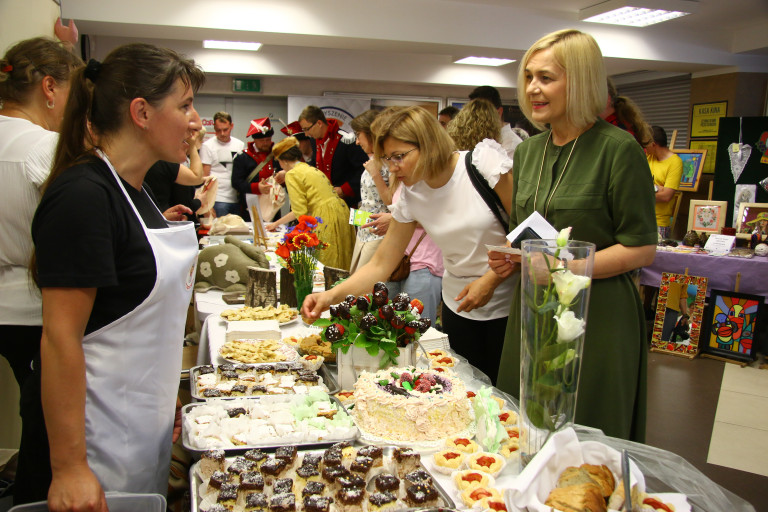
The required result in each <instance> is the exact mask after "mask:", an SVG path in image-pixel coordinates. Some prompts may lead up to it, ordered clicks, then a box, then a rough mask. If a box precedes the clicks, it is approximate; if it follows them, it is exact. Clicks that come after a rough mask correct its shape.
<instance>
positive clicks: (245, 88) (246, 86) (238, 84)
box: [232, 78, 261, 92]
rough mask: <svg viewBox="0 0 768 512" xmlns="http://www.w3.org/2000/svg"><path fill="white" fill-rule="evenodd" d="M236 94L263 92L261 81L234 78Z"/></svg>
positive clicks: (233, 83)
mask: <svg viewBox="0 0 768 512" xmlns="http://www.w3.org/2000/svg"><path fill="white" fill-rule="evenodd" d="M232 90H233V91H234V92H261V80H259V79H256V78H234V79H233V80H232Z"/></svg>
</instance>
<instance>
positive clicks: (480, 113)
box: [448, 98, 501, 150]
mask: <svg viewBox="0 0 768 512" xmlns="http://www.w3.org/2000/svg"><path fill="white" fill-rule="evenodd" d="M448 135H450V136H451V138H453V141H454V142H455V143H456V149H459V150H470V149H473V148H474V147H475V146H476V145H477V143H478V142H480V141H482V140H483V139H493V140H495V141H496V142H499V143H501V118H500V117H499V111H498V110H496V107H494V106H493V104H492V103H491V102H490V101H488V100H486V99H482V98H477V99H474V100H472V101H470V102H469V103H467V104H466V105H464V107H463V108H462V109H461V110H459V113H458V114H456V117H454V118H453V119H452V120H451V121H450V122H449V123H448Z"/></svg>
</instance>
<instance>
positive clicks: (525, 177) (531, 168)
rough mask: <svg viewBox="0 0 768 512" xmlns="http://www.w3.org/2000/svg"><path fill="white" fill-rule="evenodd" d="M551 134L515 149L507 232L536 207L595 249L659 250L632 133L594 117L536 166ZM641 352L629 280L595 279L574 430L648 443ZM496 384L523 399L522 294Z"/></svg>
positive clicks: (639, 311) (636, 302)
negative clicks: (579, 428)
mask: <svg viewBox="0 0 768 512" xmlns="http://www.w3.org/2000/svg"><path fill="white" fill-rule="evenodd" d="M548 136H549V131H547V132H544V133H542V134H539V135H537V136H534V137H531V138H530V139H528V140H526V141H524V142H523V143H522V144H520V146H518V147H517V149H516V150H515V159H514V162H515V163H514V167H513V171H514V187H515V188H514V190H515V196H514V202H513V204H514V205H515V206H514V211H513V212H512V218H511V219H510V229H512V228H514V227H515V226H516V225H517V223H518V222H519V221H522V220H525V219H526V218H527V217H528V216H529V215H530V214H531V213H533V211H534V202H535V209H536V210H537V211H538V212H539V213H541V214H542V215H544V216H545V217H546V219H547V220H548V221H549V222H550V224H552V225H553V226H554V227H555V228H557V229H558V230H560V229H563V228H566V227H568V226H571V227H573V231H572V232H571V239H572V240H582V241H587V242H592V243H594V244H595V245H596V247H597V250H598V251H599V250H601V249H605V248H607V247H610V246H612V245H615V244H617V243H619V244H623V245H625V246H643V245H655V244H656V241H657V238H656V236H657V235H656V217H655V213H654V205H655V199H654V192H653V180H652V177H651V173H650V172H649V168H648V162H647V160H646V158H645V155H644V154H643V150H642V148H641V147H640V146H639V145H638V144H637V142H636V141H635V139H634V138H633V137H632V135H630V134H629V133H627V132H625V131H624V130H621V129H620V128H616V127H615V126H613V125H610V124H608V123H606V122H605V121H603V120H598V121H597V122H595V124H594V126H592V128H590V129H589V130H587V131H586V132H584V133H583V134H582V135H581V136H580V137H579V138H578V140H577V141H576V142H569V143H568V144H566V145H565V146H562V147H559V146H555V145H554V144H553V143H552V141H551V140H550V141H549V148H548V149H547V151H546V153H547V154H546V158H545V159H544V164H543V168H542V155H543V153H544V149H545V144H546V141H547V137H548ZM574 144H576V146H575V147H574V146H573V145H574ZM571 149H573V152H572V153H571ZM569 155H570V161H569V162H568V165H567V168H566V170H565V174H563V175H562V179H561V180H560V184H559V186H557V187H556V184H557V181H558V178H559V177H560V175H561V173H563V167H564V166H565V165H566V161H567V160H568V158H569ZM540 170H541V172H540ZM540 174H541V182H540V184H539V185H538V188H539V191H538V198H537V197H536V190H537V184H538V183H539V175H540ZM553 189H555V190H554V193H552V191H553ZM550 195H552V197H551V200H550V197H549V196H550ZM548 202H549V204H548V207H547V203H548ZM647 350H648V342H647V339H646V328H645V319H644V314H643V308H642V303H641V301H640V297H639V295H638V293H637V289H636V288H635V285H634V284H633V282H632V280H631V278H630V275H629V274H628V273H625V274H622V275H619V276H615V277H611V278H607V279H595V280H594V281H593V284H592V291H591V295H590V303H589V310H588V314H587V330H586V338H585V342H584V354H583V359H582V367H581V377H580V381H579V391H578V399H577V405H576V423H578V424H582V425H588V426H590V427H596V428H599V429H602V430H603V432H605V434H607V435H609V436H614V437H620V438H624V439H632V440H634V441H640V442H643V441H644V440H645V417H646V416H645V413H646V411H645V408H646V363H647ZM497 382H498V384H497V385H498V387H499V388H500V389H502V390H504V391H506V392H508V393H510V394H512V395H513V396H515V397H519V396H520V289H519V287H518V289H517V291H516V293H515V298H514V300H513V302H512V306H511V310H510V314H509V322H508V323H507V333H506V337H505V341H504V349H503V352H502V357H501V362H500V365H499V375H498V380H497Z"/></svg>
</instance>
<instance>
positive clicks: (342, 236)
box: [266, 137, 355, 270]
mask: <svg viewBox="0 0 768 512" xmlns="http://www.w3.org/2000/svg"><path fill="white" fill-rule="evenodd" d="M272 153H273V154H274V155H275V158H276V159H277V161H278V162H279V163H280V167H282V168H283V169H284V170H285V171H287V173H286V175H285V186H286V187H287V188H288V197H289V198H290V199H291V211H290V213H288V214H287V215H285V216H283V217H281V218H280V219H278V220H277V221H275V222H271V223H269V224H267V225H266V228H267V230H269V231H274V230H275V228H277V226H279V225H280V224H285V223H287V222H291V221H293V220H296V219H298V218H299V216H301V215H311V216H313V217H320V218H321V219H323V222H322V224H320V225H319V226H318V228H317V236H318V238H320V240H322V241H323V242H325V243H327V244H328V247H326V248H325V249H324V250H322V251H317V253H316V254H317V259H318V260H319V261H320V263H322V264H323V265H327V266H330V267H335V268H341V269H344V270H348V269H349V264H350V262H351V260H352V248H353V247H354V245H355V228H354V227H353V226H352V225H351V224H350V223H349V207H347V204H346V203H345V202H344V200H343V199H341V198H340V197H339V196H338V195H337V194H336V193H335V192H334V191H333V187H332V186H331V182H330V181H328V178H326V177H325V174H323V173H322V172H320V171H319V170H317V169H315V168H314V167H311V166H309V165H307V164H306V163H304V157H303V156H302V154H301V151H300V150H299V141H298V140H296V138H295V137H288V138H286V139H283V140H281V141H280V142H278V143H277V144H275V145H274V146H273V147H272Z"/></svg>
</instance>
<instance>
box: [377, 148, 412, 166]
mask: <svg viewBox="0 0 768 512" xmlns="http://www.w3.org/2000/svg"><path fill="white" fill-rule="evenodd" d="M417 149H419V148H412V149H409V150H408V151H406V152H405V153H400V154H399V155H392V156H382V157H381V159H382V160H383V161H385V162H389V163H392V164H395V165H396V166H398V167H400V166H401V165H403V159H404V158H405V155H407V154H408V153H410V152H411V151H416V150H417Z"/></svg>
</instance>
